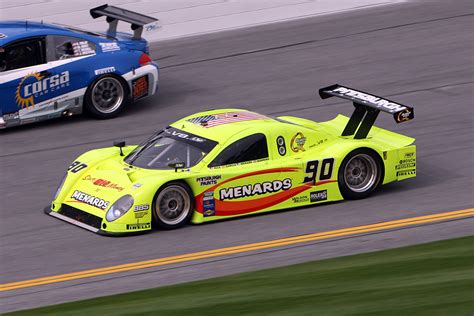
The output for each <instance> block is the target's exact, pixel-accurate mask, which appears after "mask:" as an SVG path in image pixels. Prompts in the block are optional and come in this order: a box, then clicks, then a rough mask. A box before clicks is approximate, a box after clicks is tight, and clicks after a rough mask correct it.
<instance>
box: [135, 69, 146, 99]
mask: <svg viewBox="0 0 474 316" xmlns="http://www.w3.org/2000/svg"><path fill="white" fill-rule="evenodd" d="M132 94H133V99H134V100H138V99H141V98H144V97H146V96H147V95H148V76H147V75H145V76H142V77H140V78H137V79H135V80H132Z"/></svg>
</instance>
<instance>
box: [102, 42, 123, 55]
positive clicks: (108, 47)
mask: <svg viewBox="0 0 474 316" xmlns="http://www.w3.org/2000/svg"><path fill="white" fill-rule="evenodd" d="M99 45H100V47H101V48H102V51H103V52H104V53H105V52H114V51H117V50H120V46H119V45H118V44H117V43H116V42H111V43H99Z"/></svg>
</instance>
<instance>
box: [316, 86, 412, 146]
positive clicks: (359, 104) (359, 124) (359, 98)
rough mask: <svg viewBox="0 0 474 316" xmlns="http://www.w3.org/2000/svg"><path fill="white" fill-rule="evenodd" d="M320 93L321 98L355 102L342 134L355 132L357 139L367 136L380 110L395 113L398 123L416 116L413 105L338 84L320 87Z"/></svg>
mask: <svg viewBox="0 0 474 316" xmlns="http://www.w3.org/2000/svg"><path fill="white" fill-rule="evenodd" d="M319 95H320V96H321V99H327V98H330V97H339V98H342V99H346V100H350V101H352V102H353V104H354V106H355V110H354V112H353V113H352V115H351V118H350V119H349V122H347V125H346V127H345V128H344V130H343V131H342V135H341V136H352V135H354V134H355V136H354V138H355V139H363V138H366V137H367V135H368V134H369V132H370V129H371V128H372V125H374V122H375V120H376V119H377V116H378V114H379V112H380V111H382V112H386V113H390V114H393V118H394V119H395V122H397V123H401V122H406V121H410V120H412V119H413V118H414V117H415V113H414V110H413V108H412V107H409V106H406V105H402V104H400V103H396V102H393V101H390V100H388V99H385V98H381V97H378V96H375V95H372V94H369V93H366V92H362V91H358V90H354V89H351V88H347V87H344V86H341V85H338V84H335V85H332V86H329V87H325V88H322V89H319Z"/></svg>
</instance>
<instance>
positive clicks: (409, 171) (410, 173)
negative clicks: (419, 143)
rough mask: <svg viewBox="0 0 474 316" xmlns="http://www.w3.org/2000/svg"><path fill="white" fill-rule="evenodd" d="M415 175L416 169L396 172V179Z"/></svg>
mask: <svg viewBox="0 0 474 316" xmlns="http://www.w3.org/2000/svg"><path fill="white" fill-rule="evenodd" d="M413 175H416V169H411V170H403V171H397V177H400V176H413Z"/></svg>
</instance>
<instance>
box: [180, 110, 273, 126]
mask: <svg viewBox="0 0 474 316" xmlns="http://www.w3.org/2000/svg"><path fill="white" fill-rule="evenodd" d="M260 119H268V117H267V116H265V115H262V114H258V113H254V112H248V111H242V112H227V113H219V114H214V115H204V116H198V117H193V118H192V119H189V120H188V122H191V123H194V124H198V125H200V126H202V127H204V128H209V127H213V126H218V125H222V124H229V123H235V122H245V121H252V120H260Z"/></svg>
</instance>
